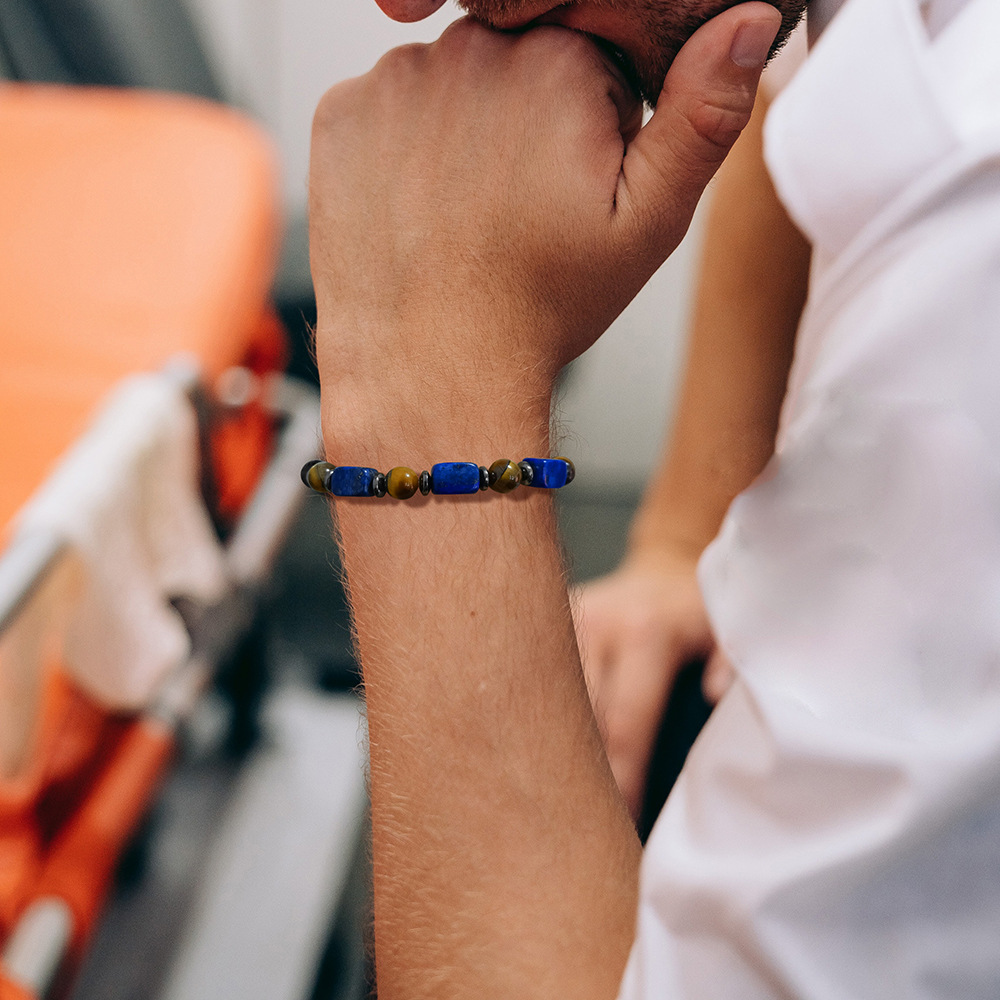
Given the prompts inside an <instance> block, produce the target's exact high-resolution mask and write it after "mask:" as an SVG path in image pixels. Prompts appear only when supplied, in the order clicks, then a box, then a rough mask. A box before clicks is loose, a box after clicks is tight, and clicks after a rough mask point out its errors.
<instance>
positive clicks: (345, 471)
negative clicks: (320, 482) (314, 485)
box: [328, 465, 378, 497]
mask: <svg viewBox="0 0 1000 1000" xmlns="http://www.w3.org/2000/svg"><path fill="white" fill-rule="evenodd" d="M377 475H378V469H368V468H365V467H364V466H361V465H338V466H337V468H336V469H334V470H333V473H332V474H331V476H330V485H329V487H328V488H329V490H330V492H331V493H332V494H333V495H334V496H335V497H370V496H373V495H374V492H375V491H374V487H373V483H374V481H375V477H376V476H377Z"/></svg>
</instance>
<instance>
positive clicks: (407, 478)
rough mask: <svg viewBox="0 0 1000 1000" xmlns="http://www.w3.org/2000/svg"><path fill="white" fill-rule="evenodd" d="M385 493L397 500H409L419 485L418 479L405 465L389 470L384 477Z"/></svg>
mask: <svg viewBox="0 0 1000 1000" xmlns="http://www.w3.org/2000/svg"><path fill="white" fill-rule="evenodd" d="M385 481H386V492H387V493H388V494H389V496H391V497H395V498H396V499H397V500H409V499H410V497H412V496H413V494H414V493H416V492H417V487H418V486H419V485H420V477H419V476H418V475H417V474H416V473H415V472H414V471H413V469H408V468H407V467H406V466H405V465H397V466H396V468H394V469H390V470H389V472H388V473H387V474H386V477H385Z"/></svg>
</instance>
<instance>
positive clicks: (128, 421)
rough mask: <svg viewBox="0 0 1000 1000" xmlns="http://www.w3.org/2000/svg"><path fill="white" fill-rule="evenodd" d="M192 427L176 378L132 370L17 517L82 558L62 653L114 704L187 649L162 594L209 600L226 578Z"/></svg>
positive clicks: (141, 700) (146, 694)
mask: <svg viewBox="0 0 1000 1000" xmlns="http://www.w3.org/2000/svg"><path fill="white" fill-rule="evenodd" d="M197 435H198V430H197V421H196V418H195V414H194V411H193V408H192V407H191V404H190V402H189V401H188V399H187V397H186V395H185V393H184V391H183V389H182V388H181V387H180V386H179V384H178V383H177V381H176V380H175V379H172V378H171V377H169V376H168V375H165V374H155V375H137V376H133V377H130V378H128V379H126V380H124V381H123V382H122V383H121V384H120V385H119V386H118V387H117V388H116V389H115V390H114V391H113V393H112V394H111V396H110V397H109V399H108V400H107V402H106V405H105V406H104V407H103V408H102V410H101V412H100V414H99V415H98V417H97V419H96V420H95V422H94V423H93V425H92V426H91V427H90V429H89V430H88V431H87V432H86V434H85V435H84V436H83V437H82V438H81V439H80V440H79V441H78V442H77V444H76V445H75V446H74V447H73V449H72V450H71V451H70V452H69V453H68V454H67V455H66V457H65V458H64V459H63V460H62V461H61V462H60V463H59V465H58V466H57V467H56V468H55V470H54V471H53V473H52V474H51V475H50V476H49V478H48V480H47V481H46V482H45V483H44V484H43V485H42V487H41V489H40V490H39V491H38V493H36V494H35V496H34V497H33V498H32V500H31V501H30V502H29V503H28V505H27V506H26V507H25V508H24V509H23V511H22V512H21V515H20V517H19V523H18V531H25V532H26V531H42V532H49V533H55V534H57V535H58V536H59V537H61V538H64V539H66V540H67V541H68V542H69V543H70V544H71V545H72V546H73V547H74V548H75V549H76V551H77V553H78V555H79V557H80V559H81V561H82V562H83V565H84V567H85V571H86V574H87V585H86V587H85V588H84V592H83V594H82V596H81V597H80V599H79V602H78V604H77V606H76V607H75V608H74V609H72V613H71V619H70V625H69V628H68V630H67V638H66V650H65V665H66V668H67V670H68V671H69V673H70V674H71V675H72V676H73V677H74V679H75V680H76V681H77V682H78V683H79V684H80V685H81V686H82V687H83V688H84V689H85V690H86V691H88V692H89V693H90V694H91V695H93V696H94V697H96V698H97V699H98V700H100V701H101V702H102V703H104V704H105V705H107V706H108V707H110V708H113V709H121V710H132V709H137V708H140V707H142V706H144V705H146V704H148V703H149V701H150V699H151V698H152V697H153V696H154V695H155V693H156V690H157V688H158V687H159V685H160V683H161V682H162V681H163V679H164V677H165V676H166V674H167V673H169V672H170V670H171V669H172V668H173V667H175V666H176V665H178V664H179V663H180V662H182V660H183V659H184V657H185V656H186V655H187V653H188V652H189V645H190V644H189V639H188V634H187V631H186V629H185V627H184V624H183V622H182V621H181V619H180V616H179V615H178V614H177V613H176V611H175V610H174V609H173V607H172V606H171V604H170V599H171V598H173V597H180V596H185V597H191V598H194V599H197V600H201V601H211V600H213V599H216V598H218V597H219V596H221V595H222V593H223V592H224V590H225V587H226V578H225V571H224V565H223V558H222V549H221V546H220V545H219V543H218V541H217V539H216V536H215V532H214V531H213V529H212V526H211V523H210V522H209V519H208V515H207V512H206V511H205V508H204V505H203V503H202V501H201V497H200V492H199V487H198V454H199V452H198V436H197Z"/></svg>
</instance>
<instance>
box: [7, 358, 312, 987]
mask: <svg viewBox="0 0 1000 1000" xmlns="http://www.w3.org/2000/svg"><path fill="white" fill-rule="evenodd" d="M164 374H165V375H166V376H167V377H174V378H178V379H179V380H180V381H181V383H182V384H184V385H186V386H187V387H188V388H189V389H193V388H194V385H195V373H194V372H193V371H192V369H191V367H190V366H188V365H172V366H169V367H168V368H167V369H166V370H165V371H164ZM277 395H278V400H277V404H276V406H275V415H276V417H278V418H279V419H281V420H282V422H283V427H282V429H281V432H280V435H279V438H278V443H277V445H276V447H275V449H274V453H273V454H272V456H271V459H270V461H269V463H268V466H267V469H266V471H265V472H264V474H263V475H262V477H261V480H260V482H259V483H258V485H257V488H256V490H255V491H254V494H253V496H252V497H251V499H250V501H249V503H248V505H247V507H246V510H245V511H244V513H243V516H242V517H241V518H240V521H239V523H238V524H237V526H236V528H235V529H234V531H233V533H232V535H231V536H230V538H229V540H228V542H227V543H226V546H225V561H226V566H227V569H228V571H229V579H230V581H231V589H230V591H229V593H227V594H226V595H225V596H224V597H223V598H222V599H221V600H220V601H219V602H218V603H217V604H215V605H213V606H211V607H208V608H205V609H202V610H201V613H200V614H199V615H198V616H197V619H196V621H195V622H193V623H192V652H191V655H190V657H189V658H188V659H187V661H186V662H185V663H183V664H181V665H180V667H178V669H177V670H176V671H175V672H174V673H173V674H172V675H171V677H170V678H168V680H167V683H166V684H165V685H164V687H163V689H162V690H161V693H160V695H159V697H158V698H157V700H156V702H155V704H154V705H153V706H151V707H150V708H149V709H148V710H147V712H146V713H145V716H144V718H145V720H146V721H148V722H149V723H150V724H152V725H154V726H158V727H165V729H166V730H167V732H168V733H169V734H172V733H173V732H174V731H175V730H176V727H177V725H178V724H179V723H180V721H181V720H182V719H183V718H184V717H185V716H186V715H187V714H188V713H189V712H190V711H191V709H192V708H193V706H194V704H195V702H196V701H197V699H198V697H199V695H200V694H201V691H202V690H203V688H204V686H205V684H206V683H207V682H208V680H209V678H210V676H211V671H212V668H213V665H214V664H215V663H217V662H218V660H219V658H220V657H221V656H222V655H223V653H224V652H225V651H226V650H227V649H228V648H229V647H230V645H231V644H232V643H233V642H234V641H235V639H236V638H237V637H238V636H239V635H240V634H241V632H242V631H243V630H244V629H245V627H246V626H247V625H248V624H249V622H250V621H251V620H252V616H253V613H254V610H255V606H256V601H257V597H258V595H259V591H260V589H261V587H262V585H263V583H264V582H265V580H266V578H267V573H268V570H269V568H270V566H271V565H272V563H273V560H274V556H275V555H276V553H277V551H278V549H279V547H280V545H281V544H282V542H283V540H284V538H285V537H286V535H287V532H288V529H289V527H290V526H291V524H292V521H293V519H294V517H295V514H296V512H297V510H298V507H299V504H300V503H301V501H302V499H303V498H304V496H305V493H306V491H305V490H304V489H303V487H302V485H301V482H300V480H299V475H298V473H299V469H300V468H301V466H302V465H303V464H304V463H305V462H306V461H307V460H308V459H309V458H311V457H313V455H314V454H315V451H316V445H317V440H318V428H319V398H318V394H317V393H316V391H315V390H314V389H312V388H311V387H310V386H308V385H306V384H305V383H302V382H299V381H298V380H295V379H291V378H288V377H282V378H281V381H280V384H279V391H278V393H277ZM65 551H66V543H65V541H64V540H63V539H60V538H57V537H39V536H37V535H25V536H22V537H16V538H15V540H14V542H13V543H12V544H11V546H10V547H9V548H8V550H7V551H6V552H5V553H4V554H3V556H2V557H0V632H2V631H3V630H4V629H5V628H6V627H7V625H8V624H9V623H11V622H12V621H13V620H14V619H15V618H16V616H17V615H18V614H19V613H20V611H21V610H22V609H23V608H24V607H25V606H26V604H27V603H28V601H29V600H30V598H31V596H32V594H33V593H35V591H36V590H37V589H38V587H39V586H40V585H41V584H42V582H43V581H44V580H45V578H46V575H47V574H48V573H49V572H50V571H51V570H52V569H53V567H54V566H55V565H56V564H57V562H58V560H59V558H60V557H61V555H62V554H63V553H64V552H65ZM73 933H74V918H73V915H72V912H71V910H70V907H69V906H68V905H67V903H66V902H65V901H64V900H63V899H61V898H59V897H56V896H43V897H40V898H37V899H35V900H33V901H32V902H31V903H30V904H29V906H28V908H27V909H26V910H25V912H24V913H23V914H22V916H21V918H20V920H19V921H18V923H17V925H16V926H15V928H14V929H13V931H12V932H11V934H10V936H9V937H8V939H7V941H6V942H5V944H4V946H3V950H2V952H0V995H2V993H3V987H4V981H5V980H6V981H7V982H8V983H10V984H12V985H16V986H18V987H20V988H22V989H24V990H27V991H28V992H29V994H30V995H32V996H34V997H36V998H38V1000H44V998H46V997H47V996H48V994H49V992H50V991H51V990H52V988H53V985H54V984H55V982H56V980H57V979H58V976H59V972H60V969H61V966H62V963H63V961H64V959H65V957H66V954H67V951H68V949H69V946H70V943H71V941H72V939H73Z"/></svg>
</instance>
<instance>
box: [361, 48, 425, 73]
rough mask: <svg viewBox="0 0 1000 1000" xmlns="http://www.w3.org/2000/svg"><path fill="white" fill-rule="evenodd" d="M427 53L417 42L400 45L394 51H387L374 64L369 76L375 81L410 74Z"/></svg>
mask: <svg viewBox="0 0 1000 1000" xmlns="http://www.w3.org/2000/svg"><path fill="white" fill-rule="evenodd" d="M426 51H427V46H426V45H423V44H421V43H419V42H411V43H409V44H408V45H400V46H397V47H396V48H394V49H389V51H388V52H386V53H385V55H383V56H382V57H381V59H379V61H378V62H377V63H375V68H374V69H373V70H372V71H371V75H372V76H373V77H374V78H376V79H382V78H385V77H393V78H394V77H397V76H399V75H401V74H404V73H409V72H412V71H413V69H414V68H415V67H416V66H417V65H418V64H419V63H420V61H421V60H422V59H423V57H424V54H425V53H426Z"/></svg>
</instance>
